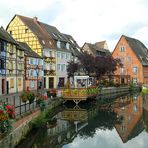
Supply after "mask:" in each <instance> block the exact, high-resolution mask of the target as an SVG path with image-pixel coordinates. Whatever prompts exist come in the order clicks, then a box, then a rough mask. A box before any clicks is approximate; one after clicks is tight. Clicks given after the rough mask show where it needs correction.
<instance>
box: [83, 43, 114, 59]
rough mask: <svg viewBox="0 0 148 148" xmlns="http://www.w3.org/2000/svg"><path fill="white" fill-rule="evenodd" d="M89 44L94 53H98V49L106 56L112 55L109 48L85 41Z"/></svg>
mask: <svg viewBox="0 0 148 148" xmlns="http://www.w3.org/2000/svg"><path fill="white" fill-rule="evenodd" d="M85 44H87V45H88V46H89V49H90V50H91V51H92V52H93V54H94V55H96V53H97V51H100V52H104V53H105V55H106V56H108V55H111V53H110V51H109V50H107V49H103V48H98V46H96V44H91V43H85Z"/></svg>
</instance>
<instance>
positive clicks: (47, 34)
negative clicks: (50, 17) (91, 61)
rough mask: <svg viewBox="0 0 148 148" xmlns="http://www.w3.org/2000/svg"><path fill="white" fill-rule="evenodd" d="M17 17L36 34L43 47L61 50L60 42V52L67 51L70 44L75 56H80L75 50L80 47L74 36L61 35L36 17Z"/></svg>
mask: <svg viewBox="0 0 148 148" xmlns="http://www.w3.org/2000/svg"><path fill="white" fill-rule="evenodd" d="M16 16H18V17H19V18H20V19H21V20H22V21H23V22H24V23H25V24H26V25H27V26H28V27H29V29H31V30H32V31H33V32H34V34H35V35H36V36H37V37H38V39H39V41H40V43H41V45H42V46H43V47H47V48H52V49H56V50H59V48H58V47H57V41H60V42H61V47H60V48H61V49H60V50H62V49H63V50H65V51H66V50H67V49H66V47H65V45H66V43H70V46H71V47H72V49H71V52H73V53H74V54H75V55H78V54H79V51H78V50H75V48H76V49H77V48H79V46H78V44H77V43H76V42H75V40H74V39H73V37H72V36H70V35H66V34H63V33H61V32H60V31H59V30H58V29H57V28H56V27H54V26H51V25H48V24H45V23H43V22H40V21H38V20H37V18H36V17H35V18H29V17H25V16H21V15H16ZM49 40H50V41H51V42H52V45H51V44H50V43H51V42H50V43H49ZM79 49H80V48H79ZM67 51H68V50H67Z"/></svg>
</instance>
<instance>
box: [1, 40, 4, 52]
mask: <svg viewBox="0 0 148 148" xmlns="http://www.w3.org/2000/svg"><path fill="white" fill-rule="evenodd" d="M0 50H1V51H4V42H3V41H1V42H0Z"/></svg>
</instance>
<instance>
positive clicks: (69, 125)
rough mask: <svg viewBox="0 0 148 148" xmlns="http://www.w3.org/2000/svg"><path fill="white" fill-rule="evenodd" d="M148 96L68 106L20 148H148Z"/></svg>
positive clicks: (99, 99) (123, 96)
mask: <svg viewBox="0 0 148 148" xmlns="http://www.w3.org/2000/svg"><path fill="white" fill-rule="evenodd" d="M147 127H148V95H145V96H142V95H140V94H136V93H134V94H133V95H130V94H128V95H119V96H116V97H115V96H112V97H111V96H106V97H105V96H103V97H101V98H98V99H97V100H96V101H91V102H85V103H83V102H82V103H80V104H79V106H75V104H73V103H69V104H65V106H64V107H63V110H62V111H61V112H59V113H57V114H56V115H55V116H54V117H53V122H52V123H50V124H48V125H47V127H45V128H42V129H40V131H39V132H35V133H32V135H30V136H29V137H27V138H26V141H24V142H22V143H21V144H20V145H19V147H21V148H22V147H32V148H56V147H57V148H59V147H62V148H148V132H147V131H146V129H148V128H147Z"/></svg>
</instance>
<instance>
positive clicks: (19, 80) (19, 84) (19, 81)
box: [18, 78, 22, 86]
mask: <svg viewBox="0 0 148 148" xmlns="http://www.w3.org/2000/svg"><path fill="white" fill-rule="evenodd" d="M18 86H22V80H21V78H18Z"/></svg>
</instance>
